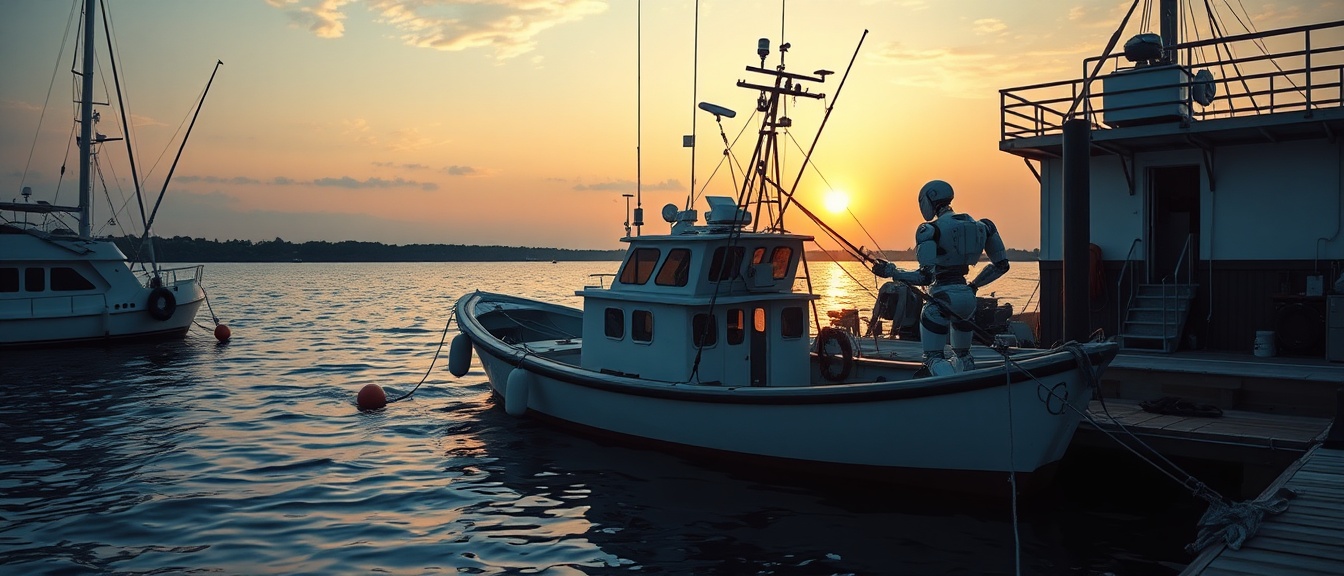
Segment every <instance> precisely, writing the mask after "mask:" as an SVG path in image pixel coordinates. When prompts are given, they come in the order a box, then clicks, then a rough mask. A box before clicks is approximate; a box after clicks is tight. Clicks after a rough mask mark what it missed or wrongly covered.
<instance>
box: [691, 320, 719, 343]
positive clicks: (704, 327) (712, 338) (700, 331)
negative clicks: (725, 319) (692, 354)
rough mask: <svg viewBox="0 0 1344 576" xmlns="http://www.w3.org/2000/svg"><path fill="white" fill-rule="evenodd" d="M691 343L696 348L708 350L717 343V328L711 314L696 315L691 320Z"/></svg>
mask: <svg viewBox="0 0 1344 576" xmlns="http://www.w3.org/2000/svg"><path fill="white" fill-rule="evenodd" d="M691 342H692V343H694V344H695V347H696V348H708V347H710V346H713V345H715V344H717V343H718V342H719V327H718V323H717V322H715V321H714V315H713V314H696V315H695V317H694V318H692V319H691Z"/></svg>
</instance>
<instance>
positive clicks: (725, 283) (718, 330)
mask: <svg viewBox="0 0 1344 576" xmlns="http://www.w3.org/2000/svg"><path fill="white" fill-rule="evenodd" d="M708 200H709V201H710V203H711V206H712V208H711V211H710V213H709V214H708V215H707V216H706V225H703V226H701V225H695V220H694V219H695V214H694V211H693V210H688V211H685V212H680V213H677V214H676V218H669V219H670V220H675V224H674V225H673V228H672V233H670V234H667V235H645V236H635V237H627V238H625V239H623V241H625V242H628V243H629V244H630V247H629V249H628V250H627V252H626V256H625V261H624V262H623V263H622V264H621V267H620V270H619V271H618V272H617V274H616V275H615V277H614V278H612V279H611V283H610V286H607V287H602V286H590V287H586V288H584V289H583V290H580V291H578V292H576V294H577V295H579V296H582V297H583V299H584V304H583V343H584V345H583V357H582V361H581V363H582V366H583V367H584V368H586V369H590V370H599V371H603V372H606V373H610V374H617V375H621V374H624V375H632V376H633V375H638V376H639V377H641V378H645V379H653V380H663V381H667V382H696V383H700V384H719V385H722V386H765V385H767V383H768V384H769V385H772V386H801V385H806V384H807V382H808V380H809V377H808V375H809V365H808V353H807V351H808V347H809V331H808V323H809V322H810V315H809V311H808V308H809V306H810V304H811V301H812V300H814V299H815V298H816V296H814V295H812V294H807V293H795V292H794V291H793V285H794V281H795V279H796V278H797V273H798V266H799V263H800V262H801V260H802V254H803V243H804V242H806V241H809V240H811V239H812V238H811V237H810V236H804V235H795V234H779V233H768V234H767V233H756V232H744V231H742V230H741V228H742V225H743V224H744V223H745V222H747V221H749V220H750V214H749V213H747V212H745V211H743V210H741V209H739V208H737V206H736V204H735V203H734V202H733V201H732V199H730V198H720V197H710V198H709V199H708Z"/></svg>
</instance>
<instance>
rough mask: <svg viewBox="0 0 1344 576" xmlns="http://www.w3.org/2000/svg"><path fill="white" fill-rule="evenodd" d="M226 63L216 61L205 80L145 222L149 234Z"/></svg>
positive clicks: (146, 233) (146, 231) (146, 232)
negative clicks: (212, 88) (204, 106)
mask: <svg viewBox="0 0 1344 576" xmlns="http://www.w3.org/2000/svg"><path fill="white" fill-rule="evenodd" d="M223 65H224V61H223V60H216V61H215V69H214V70H213V71H211V72H210V79H209V80H207V81H206V82H205V90H204V91H202V92H201V100H200V101H199V102H197V103H196V111H195V112H193V113H192V115H191V124H188V125H187V133H186V134H184V135H183V136H182V144H181V145H179V146H178V147H177V156H174V157H173V165H172V166H170V167H169V168H168V176H166V177H164V179H163V189H162V190H159V197H158V198H157V199H156V200H154V210H152V211H151V212H150V213H149V220H148V221H146V222H145V235H146V236H148V235H149V227H150V226H151V225H153V224H154V216H156V215H158V213H159V204H160V203H162V202H163V195H164V194H165V193H167V192H168V181H170V180H172V179H173V171H174V170H177V161H178V160H181V159H182V149H183V148H186V147H187V138H190V137H191V129H192V127H194V126H196V117H197V116H199V115H200V114H201V106H202V105H203V104H205V95H206V94H209V93H210V84H211V83H212V82H214V81H215V73H217V72H219V67H220V66H223Z"/></svg>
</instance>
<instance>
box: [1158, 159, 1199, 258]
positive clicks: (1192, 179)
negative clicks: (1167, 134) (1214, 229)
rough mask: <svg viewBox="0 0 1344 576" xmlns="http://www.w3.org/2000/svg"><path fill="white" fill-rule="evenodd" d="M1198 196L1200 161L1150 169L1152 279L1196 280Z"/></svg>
mask: <svg viewBox="0 0 1344 576" xmlns="http://www.w3.org/2000/svg"><path fill="white" fill-rule="evenodd" d="M1199 197H1200V194H1199V166H1198V165H1190V166H1165V167H1161V168H1150V169H1149V171H1148V206H1149V216H1148V226H1149V230H1148V232H1149V233H1148V262H1149V266H1148V277H1149V278H1150V279H1151V280H1150V281H1151V282H1154V283H1162V282H1164V281H1165V282H1168V283H1176V284H1186V283H1191V282H1193V277H1194V271H1195V269H1196V266H1195V264H1196V261H1197V260H1198V259H1199V216H1200V214H1199V208H1200V206H1199ZM1187 241H1188V242H1189V245H1188V246H1187V244H1186V243H1187ZM1183 256H1184V257H1183ZM1178 267H1179V269H1178Z"/></svg>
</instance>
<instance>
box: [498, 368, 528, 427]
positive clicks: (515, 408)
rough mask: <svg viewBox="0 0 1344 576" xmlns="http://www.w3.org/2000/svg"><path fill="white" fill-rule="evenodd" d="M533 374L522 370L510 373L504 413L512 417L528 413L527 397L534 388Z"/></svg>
mask: <svg viewBox="0 0 1344 576" xmlns="http://www.w3.org/2000/svg"><path fill="white" fill-rule="evenodd" d="M532 380H533V378H532V373H531V372H528V371H527V370H524V369H522V368H514V369H513V371H512V372H509V380H508V382H507V383H506V384H505V386H504V411H505V412H507V413H508V414H509V415H510V416H522V415H523V414H524V413H525V412H527V395H528V393H529V392H531V388H532Z"/></svg>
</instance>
